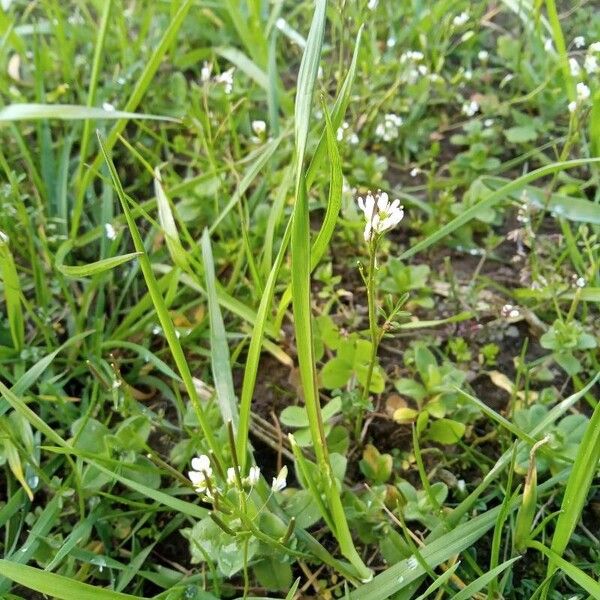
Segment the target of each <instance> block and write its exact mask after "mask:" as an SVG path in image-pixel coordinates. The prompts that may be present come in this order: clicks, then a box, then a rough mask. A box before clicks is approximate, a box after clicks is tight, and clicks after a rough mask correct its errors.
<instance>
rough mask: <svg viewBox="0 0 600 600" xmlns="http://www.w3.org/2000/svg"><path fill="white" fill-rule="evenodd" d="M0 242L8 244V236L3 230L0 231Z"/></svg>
mask: <svg viewBox="0 0 600 600" xmlns="http://www.w3.org/2000/svg"><path fill="white" fill-rule="evenodd" d="M0 244H8V236H7V235H6V234H5V233H4V231H0Z"/></svg>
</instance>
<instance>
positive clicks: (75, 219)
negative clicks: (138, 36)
mask: <svg viewBox="0 0 600 600" xmlns="http://www.w3.org/2000/svg"><path fill="white" fill-rule="evenodd" d="M191 5H192V0H183V2H182V3H181V4H180V6H179V8H178V10H177V12H176V13H175V15H174V16H173V20H172V21H171V22H170V23H169V26H168V27H167V28H166V30H165V32H164V34H163V36H162V38H161V40H160V42H159V43H158V44H157V46H156V48H155V49H154V52H153V53H152V55H151V56H150V57H149V59H148V62H147V63H146V65H145V67H144V70H143V71H142V73H141V75H140V77H139V79H138V80H137V82H136V84H135V86H134V88H133V91H132V92H131V95H130V96H129V100H128V101H127V103H126V104H125V106H124V109H123V110H124V111H125V112H131V111H134V110H135V109H136V108H137V107H138V105H139V103H140V102H141V100H142V98H143V97H144V94H145V93H146V91H147V89H148V86H149V85H150V83H151V81H152V79H153V77H154V75H155V73H156V71H157V70H158V67H159V66H160V63H161V62H162V59H163V57H164V55H165V54H166V52H167V51H168V50H169V48H170V47H171V45H172V43H173V41H174V40H175V37H176V36H177V33H178V31H179V28H180V27H181V25H182V24H183V20H184V19H185V16H186V15H187V13H188V10H189V9H190V7H191ZM126 125H127V119H119V121H117V123H115V125H114V127H113V128H112V129H111V130H110V133H109V134H108V136H107V137H106V143H105V147H106V149H107V150H109V151H110V150H112V148H113V146H114V145H115V143H116V141H117V139H118V138H119V134H120V133H121V132H122V131H123V130H124V129H125V126H126ZM101 161H102V155H101V154H98V156H96V158H95V159H94V161H93V162H92V164H91V166H90V168H89V170H88V171H86V173H85V175H84V176H83V177H82V179H81V181H80V182H79V184H78V187H77V193H76V196H75V204H74V206H73V211H72V214H71V230H70V231H71V237H75V235H76V234H77V231H78V229H79V221H80V219H81V214H82V212H83V204H84V201H85V192H86V190H87V188H88V186H89V184H90V183H91V181H92V178H93V177H94V175H95V173H96V170H97V169H98V167H99V165H100V163H101Z"/></svg>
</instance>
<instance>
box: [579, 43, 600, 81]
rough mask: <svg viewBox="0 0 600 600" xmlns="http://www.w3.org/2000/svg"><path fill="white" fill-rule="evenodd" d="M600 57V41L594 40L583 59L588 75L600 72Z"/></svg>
mask: <svg viewBox="0 0 600 600" xmlns="http://www.w3.org/2000/svg"><path fill="white" fill-rule="evenodd" d="M599 58H600V42H594V43H593V44H590V46H589V48H588V49H587V52H586V54H585V58H584V60H583V68H584V69H585V72H586V73H587V74H588V75H593V74H595V73H600V63H599V62H598V59H599Z"/></svg>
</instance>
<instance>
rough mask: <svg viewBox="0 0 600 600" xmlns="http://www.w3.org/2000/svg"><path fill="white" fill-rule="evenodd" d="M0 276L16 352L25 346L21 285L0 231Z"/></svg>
mask: <svg viewBox="0 0 600 600" xmlns="http://www.w3.org/2000/svg"><path fill="white" fill-rule="evenodd" d="M0 274H1V275H2V284H3V287H4V301H5V303H6V313H7V317H8V326H9V329H10V336H11V338H12V342H13V346H14V348H15V350H16V351H17V352H20V351H21V350H22V349H23V346H24V344H25V320H24V318H23V307H22V305H21V284H20V283H19V274H18V273H17V267H16V265H15V260H14V258H13V255H12V252H11V251H10V248H9V247H8V237H7V236H6V235H5V234H4V233H2V232H1V231H0Z"/></svg>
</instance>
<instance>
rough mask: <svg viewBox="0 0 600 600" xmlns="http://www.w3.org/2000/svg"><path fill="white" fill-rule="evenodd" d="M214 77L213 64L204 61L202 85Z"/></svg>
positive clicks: (201, 77) (201, 70)
mask: <svg viewBox="0 0 600 600" xmlns="http://www.w3.org/2000/svg"><path fill="white" fill-rule="evenodd" d="M211 75H212V63H209V62H207V61H204V62H203V63H202V68H201V69H200V81H201V82H202V83H207V82H208V81H210V76H211Z"/></svg>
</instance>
